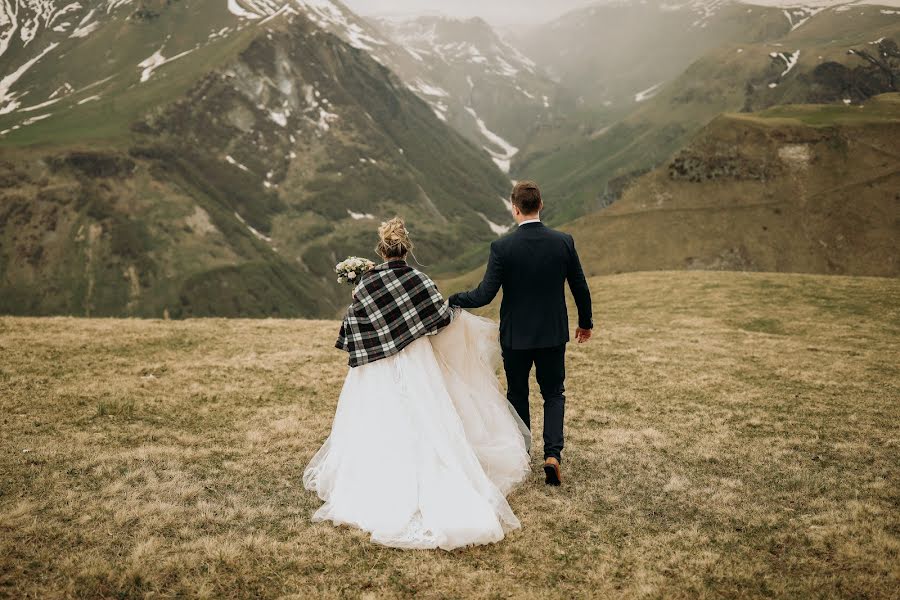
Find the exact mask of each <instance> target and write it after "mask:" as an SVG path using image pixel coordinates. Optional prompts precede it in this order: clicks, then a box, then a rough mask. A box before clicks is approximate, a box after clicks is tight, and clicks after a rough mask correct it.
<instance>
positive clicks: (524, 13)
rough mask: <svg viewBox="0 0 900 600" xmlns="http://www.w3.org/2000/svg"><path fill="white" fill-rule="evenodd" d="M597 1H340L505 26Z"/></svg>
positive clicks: (367, 11) (368, 10) (379, 10)
mask: <svg viewBox="0 0 900 600" xmlns="http://www.w3.org/2000/svg"><path fill="white" fill-rule="evenodd" d="M596 2H597V0H344V3H345V4H347V5H348V6H349V7H350V8H351V9H353V10H354V11H356V12H357V13H359V14H361V15H383V14H402V15H407V14H409V15H416V14H434V13H441V14H445V15H448V16H453V17H474V16H478V17H482V18H484V19H486V20H488V21H490V22H491V23H495V24H498V25H509V24H518V23H543V22H545V21H549V20H550V19H552V18H553V17H556V16H558V15H561V14H562V13H564V12H566V11H569V10H571V9H573V8H576V7H578V6H584V5H585V4H594V3H596Z"/></svg>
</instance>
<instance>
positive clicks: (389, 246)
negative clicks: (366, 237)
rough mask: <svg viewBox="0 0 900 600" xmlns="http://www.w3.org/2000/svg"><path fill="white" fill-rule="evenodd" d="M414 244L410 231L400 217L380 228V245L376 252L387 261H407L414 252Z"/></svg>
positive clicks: (383, 224)
mask: <svg viewBox="0 0 900 600" xmlns="http://www.w3.org/2000/svg"><path fill="white" fill-rule="evenodd" d="M412 249H413V243H412V240H410V239H409V231H407V230H406V224H405V223H404V222H403V219H401V218H400V217H394V218H393V219H391V220H390V221H386V222H384V223H382V224H381V227H379V228H378V245H377V246H375V252H377V253H378V254H379V256H381V257H382V258H384V259H385V260H392V259H398V258H399V259H405V258H406V255H407V254H409V253H410V252H412Z"/></svg>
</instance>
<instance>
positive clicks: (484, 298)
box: [450, 244, 503, 308]
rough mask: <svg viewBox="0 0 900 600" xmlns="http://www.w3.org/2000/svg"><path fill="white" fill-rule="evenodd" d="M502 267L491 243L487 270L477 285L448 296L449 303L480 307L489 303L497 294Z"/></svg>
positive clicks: (464, 306)
mask: <svg viewBox="0 0 900 600" xmlns="http://www.w3.org/2000/svg"><path fill="white" fill-rule="evenodd" d="M502 273H503V271H502V268H501V265H500V257H499V256H498V255H497V249H496V247H495V245H494V244H491V256H490V258H488V265H487V271H485V272H484V278H483V279H482V280H481V283H479V284H478V287H477V288H475V289H474V290H472V291H471V292H461V293H459V294H453V295H452V296H450V304H451V305H452V306H459V307H461V308H481V307H482V306H487V305H488V304H490V303H491V302H492V301H493V300H494V298H495V297H496V296H497V292H499V291H500V286H501V285H502V281H503V280H502Z"/></svg>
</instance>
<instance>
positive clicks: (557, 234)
mask: <svg viewBox="0 0 900 600" xmlns="http://www.w3.org/2000/svg"><path fill="white" fill-rule="evenodd" d="M542 230H543V232H544V235H546V236H548V237H552V238H555V239H558V240H560V241H563V242H566V243H570V242H572V236H571V234H568V233H566V232H565V231H559V230H558V229H553V228H552V227H546V226H545V227H544V228H543V229H542Z"/></svg>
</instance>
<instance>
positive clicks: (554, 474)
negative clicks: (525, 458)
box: [544, 456, 562, 485]
mask: <svg viewBox="0 0 900 600" xmlns="http://www.w3.org/2000/svg"><path fill="white" fill-rule="evenodd" d="M544 474H545V475H546V476H547V478H546V479H545V483H546V484H547V485H559V484H560V483H562V476H561V475H560V474H559V461H558V460H556V459H555V458H553V457H552V456H551V457H550V458H548V459H547V460H545V461H544Z"/></svg>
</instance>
